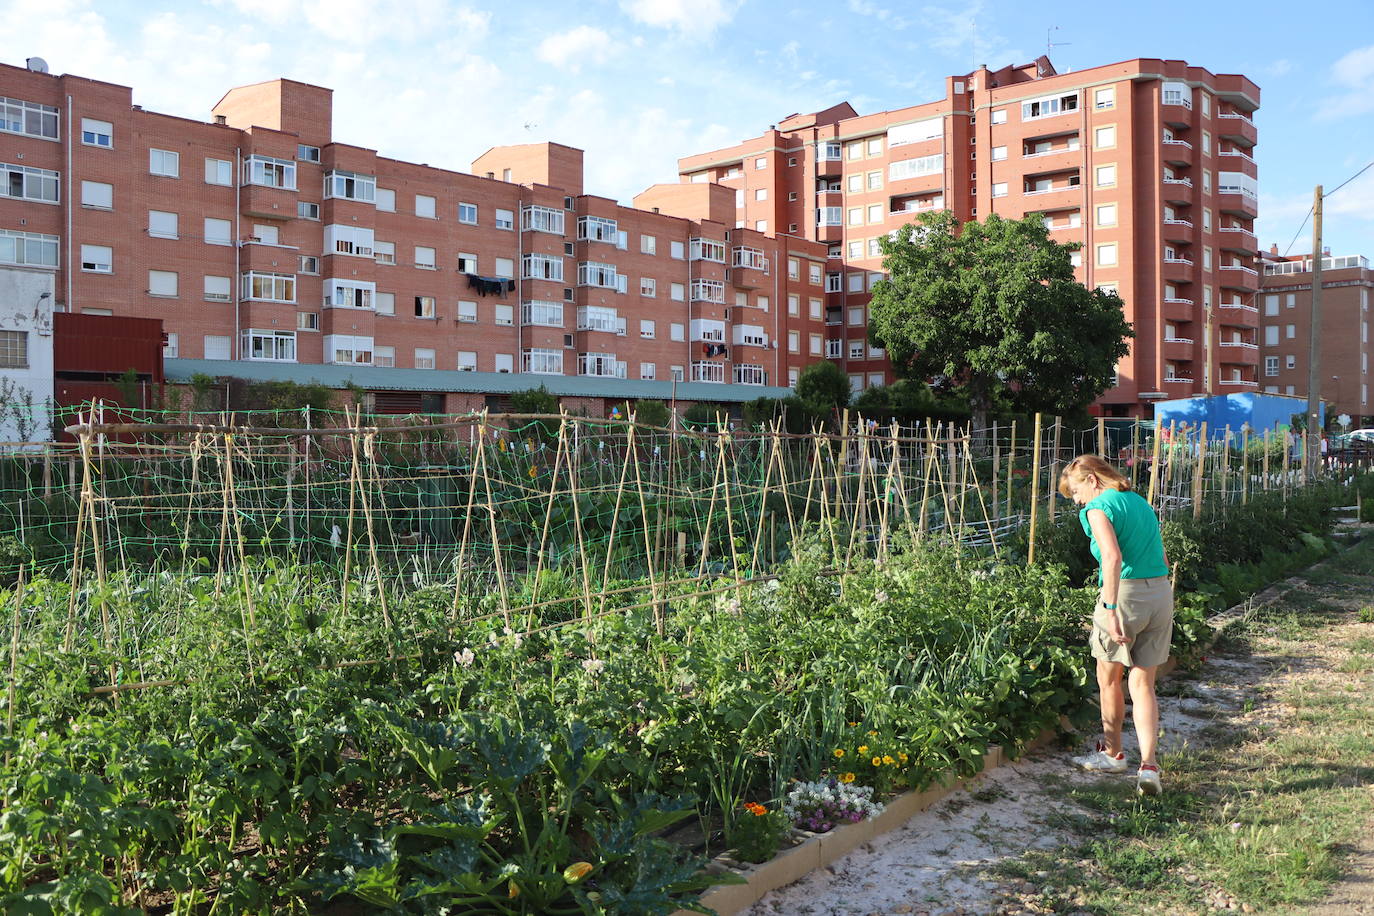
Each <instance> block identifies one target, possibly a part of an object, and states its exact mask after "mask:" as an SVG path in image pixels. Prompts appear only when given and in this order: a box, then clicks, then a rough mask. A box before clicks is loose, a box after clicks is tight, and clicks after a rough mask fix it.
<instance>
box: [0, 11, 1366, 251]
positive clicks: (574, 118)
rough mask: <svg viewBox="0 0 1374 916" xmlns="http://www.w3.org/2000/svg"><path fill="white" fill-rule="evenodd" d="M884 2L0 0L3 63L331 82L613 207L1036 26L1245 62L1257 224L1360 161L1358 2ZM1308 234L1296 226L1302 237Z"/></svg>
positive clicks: (213, 88)
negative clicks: (1250, 90) (705, 155)
mask: <svg viewBox="0 0 1374 916" xmlns="http://www.w3.org/2000/svg"><path fill="white" fill-rule="evenodd" d="M1165 9H1166V8H1165V7H1161V6H1159V5H1158V4H1123V3H1115V2H1110V0H1109V2H1105V3H1104V2H1100V0H1099V2H1094V3H1086V2H1083V3H1078V2H1058V3H1055V2H1047V3H1042V4H1039V5H1036V4H1026V3H1023V2H1000V0H999V2H992V0H971V2H940V3H929V4H922V3H919V2H918V3H908V4H900V3H896V2H893V0H828V2H824V3H814V4H812V3H786V2H765V0H742V2H741V0H582V2H579V3H566V2H562V3H560V2H547V0H546V2H529V0H505V2H501V3H497V2H494V0H180V2H168V0H144V2H139V3H131V2H119V3H111V2H106V3H97V2H92V0H0V10H3V11H4V13H5V16H4V18H3V21H6V22H11V23H20V22H22V23H24V24H25V25H24V27H23V28H22V29H20V28H12V29H7V30H5V32H4V34H3V36H0V60H3V61H4V62H6V63H12V64H19V65H22V64H23V61H24V58H26V57H28V56H31V55H38V56H41V57H43V58H45V59H46V60H47V61H48V62H49V65H50V66H51V68H52V70H53V72H55V73H74V74H79V75H81V76H87V77H92V78H95V79H101V80H106V81H109V82H115V83H121V84H124V85H128V86H132V87H133V91H134V101H135V103H137V104H142V105H143V106H144V107H145V108H149V109H153V110H158V111H164V112H167V113H170V114H177V115H183V116H186V117H193V118H198V119H202V120H206V119H208V118H209V111H210V108H211V106H213V105H214V104H215V102H216V101H218V100H219V98H220V96H221V95H223V93H224V91H225V90H226V89H228V88H229V87H231V86H235V85H241V84H244V83H252V82H258V81H260V80H265V79H271V78H274V77H278V76H286V77H291V78H294V79H298V80H302V81H305V82H310V83H314V84H317V85H322V86H327V87H329V88H332V89H333V90H334V125H335V130H334V133H335V139H336V140H339V141H342V142H348V143H357V144H361V145H367V146H376V147H377V148H378V149H379V151H380V152H381V153H382V154H383V155H388V156H393V157H396V158H401V159H408V160H413V161H418V162H427V163H429V164H431V165H435V166H442V167H445V168H453V169H459V170H466V169H467V168H468V167H469V165H470V164H471V162H472V160H473V159H474V158H476V157H477V156H478V155H480V154H481V153H482V152H483V151H485V150H486V149H487V148H488V147H490V146H494V145H498V144H505V143H522V142H530V141H537V140H556V141H559V142H562V143H567V144H570V145H573V146H578V147H581V148H583V149H585V150H586V151H587V187H586V190H587V191H588V192H589V193H597V194H603V195H605V196H608V197H614V198H618V199H620V200H623V201H628V200H629V199H630V198H631V197H632V196H633V195H634V194H636V193H637V192H639V191H640V190H642V189H643V188H644V187H646V186H648V185H649V184H652V183H654V182H656V181H673V180H675V176H676V159H677V157H678V156H681V155H687V154H690V153H695V152H701V151H704V150H707V149H711V148H714V147H718V146H724V145H728V144H731V143H734V142H737V141H738V140H741V139H743V138H745V137H749V136H753V135H756V134H757V133H758V132H759V131H760V130H762V129H764V128H766V127H767V126H768V125H769V124H771V123H775V122H776V121H778V120H779V119H780V118H782V117H784V116H786V115H787V114H789V113H791V112H795V111H808V110H814V109H817V108H821V107H825V106H829V105H832V104H834V103H836V102H839V101H842V100H848V101H850V102H851V103H852V104H853V105H854V107H855V108H856V109H857V110H858V111H859V112H860V113H865V112H871V111H878V110H882V109H887V108H900V107H903V106H906V105H911V104H916V103H920V102H925V101H930V100H931V99H933V98H935V97H936V96H937V95H938V94H939V92H940V83H941V80H942V79H943V77H945V76H947V75H950V74H954V73H964V72H967V71H968V70H970V69H972V67H973V66H975V65H976V64H979V63H986V64H988V65H989V66H991V67H994V68H996V67H998V66H1001V65H1003V64H1007V63H1024V62H1026V61H1028V60H1030V59H1031V58H1033V57H1034V56H1035V55H1037V54H1040V53H1043V52H1044V50H1045V46H1046V37H1047V31H1048V30H1049V29H1050V28H1051V27H1053V26H1058V27H1059V28H1058V29H1057V30H1056V31H1054V32H1053V40H1054V41H1055V42H1056V43H1059V45H1058V46H1057V47H1055V48H1054V49H1053V51H1052V55H1051V56H1052V59H1053V60H1054V62H1055V65H1056V66H1057V67H1059V68H1060V69H1061V70H1063V69H1066V68H1073V69H1083V68H1086V67H1091V66H1096V65H1099V64H1104V63H1110V62H1113V61H1118V60H1124V59H1128V58H1132V57H1169V58H1182V59H1184V60H1187V61H1189V62H1190V63H1192V64H1195V65H1199V66H1203V67H1206V68H1208V69H1209V70H1211V71H1213V72H1217V73H1235V72H1239V73H1244V74H1246V75H1247V76H1249V77H1250V78H1251V79H1253V80H1254V81H1255V82H1256V83H1258V84H1259V85H1260V87H1261V89H1262V90H1263V107H1262V108H1261V109H1260V111H1259V113H1258V115H1257V117H1256V121H1257V124H1258V126H1259V136H1260V144H1259V146H1258V148H1257V158H1258V160H1259V169H1260V171H1259V174H1260V194H1261V201H1260V211H1261V217H1260V222H1259V226H1258V233H1259V238H1260V242H1261V244H1262V245H1263V246H1265V247H1268V245H1269V244H1270V243H1271V242H1277V243H1278V244H1279V247H1280V250H1281V251H1282V250H1285V249H1287V248H1288V245H1289V243H1290V241H1292V239H1293V237H1294V234H1295V233H1296V232H1297V231H1298V228H1299V225H1300V224H1301V222H1302V220H1303V218H1304V216H1305V214H1306V213H1307V211H1308V208H1309V206H1310V205H1311V198H1312V187H1313V185H1315V184H1317V183H1322V184H1325V186H1326V187H1327V188H1328V189H1330V188H1333V187H1335V186H1336V185H1337V184H1339V183H1340V182H1342V181H1344V180H1345V179H1346V178H1348V177H1350V176H1351V175H1352V174H1354V173H1355V172H1356V171H1358V170H1359V169H1360V168H1361V167H1363V166H1364V165H1365V164H1367V163H1368V162H1370V161H1371V160H1374V31H1372V30H1370V29H1369V28H1368V24H1369V22H1370V18H1369V6H1368V3H1367V0H1366V2H1356V0H1335V2H1328V3H1324V4H1322V6H1321V9H1320V11H1319V13H1317V14H1315V15H1314V14H1312V13H1311V12H1310V11H1308V10H1306V9H1304V8H1302V7H1301V6H1294V5H1293V4H1292V3H1282V4H1280V3H1270V2H1258V3H1251V4H1246V5H1244V6H1236V5H1234V4H1225V5H1223V4H1219V3H1211V2H1203V3H1195V4H1189V5H1186V6H1183V7H1170V8H1167V12H1166V11H1165ZM1326 239H1327V244H1328V245H1329V246H1330V247H1331V248H1332V250H1333V252H1334V253H1337V254H1342V253H1352V254H1353V253H1358V254H1365V255H1368V256H1370V257H1374V169H1371V170H1370V171H1369V172H1366V173H1365V175H1364V176H1363V177H1362V178H1361V179H1360V180H1358V181H1356V182H1354V183H1352V184H1350V185H1349V186H1347V187H1346V188H1344V189H1343V190H1342V191H1340V192H1339V193H1338V194H1335V195H1333V196H1332V197H1331V198H1330V199H1329V200H1328V201H1327V204H1326ZM1309 249H1310V229H1303V231H1302V234H1301V235H1300V236H1299V238H1298V240H1297V242H1296V243H1294V244H1293V247H1292V251H1293V252H1294V253H1298V252H1303V251H1307V250H1309Z"/></svg>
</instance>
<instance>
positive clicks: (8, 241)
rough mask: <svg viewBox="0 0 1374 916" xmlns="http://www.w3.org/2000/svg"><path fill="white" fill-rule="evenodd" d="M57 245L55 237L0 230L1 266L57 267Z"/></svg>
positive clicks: (37, 233)
mask: <svg viewBox="0 0 1374 916" xmlns="http://www.w3.org/2000/svg"><path fill="white" fill-rule="evenodd" d="M57 245H58V238H57V236H55V235H46V234H44V233H42V232H17V231H15V230H13V229H0V264H24V265H29V266H33V267H56V266H57Z"/></svg>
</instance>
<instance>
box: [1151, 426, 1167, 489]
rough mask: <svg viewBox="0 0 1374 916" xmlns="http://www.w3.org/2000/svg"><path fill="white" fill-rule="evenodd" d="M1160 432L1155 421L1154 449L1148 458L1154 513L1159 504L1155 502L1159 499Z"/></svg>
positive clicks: (1161, 437)
mask: <svg viewBox="0 0 1374 916" xmlns="http://www.w3.org/2000/svg"><path fill="white" fill-rule="evenodd" d="M1162 432H1163V430H1162V429H1161V428H1160V425H1159V421H1158V420H1156V421H1155V429H1154V434H1155V435H1154V447H1153V448H1152V449H1151V457H1150V497H1149V501H1150V508H1152V509H1154V510H1156V511H1158V510H1159V503H1158V502H1157V500H1158V498H1159V446H1160V441H1159V440H1161V439H1163V438H1164V437H1163V435H1162Z"/></svg>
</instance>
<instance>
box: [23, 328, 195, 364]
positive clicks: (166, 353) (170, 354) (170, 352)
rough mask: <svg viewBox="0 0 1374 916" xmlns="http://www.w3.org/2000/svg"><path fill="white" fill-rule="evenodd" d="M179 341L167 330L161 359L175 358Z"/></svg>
mask: <svg viewBox="0 0 1374 916" xmlns="http://www.w3.org/2000/svg"><path fill="white" fill-rule="evenodd" d="M179 341H180V338H179V337H178V336H177V334H176V332H175V331H171V332H169V333H168V334H167V342H166V343H164V344H163V345H162V358H163V359H176V358H177V355H178V354H179V353H180V352H181V350H180V347H179V346H178V344H179ZM3 365H4V357H3V356H0V366H3Z"/></svg>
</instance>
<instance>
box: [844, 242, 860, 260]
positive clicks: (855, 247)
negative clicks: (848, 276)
mask: <svg viewBox="0 0 1374 916" xmlns="http://www.w3.org/2000/svg"><path fill="white" fill-rule="evenodd" d="M845 250H846V251H847V253H848V257H850V258H851V259H853V258H861V257H863V251H864V243H863V239H853V240H851V241H850V242H849V243H848V245H847V246H846V249H845Z"/></svg>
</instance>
